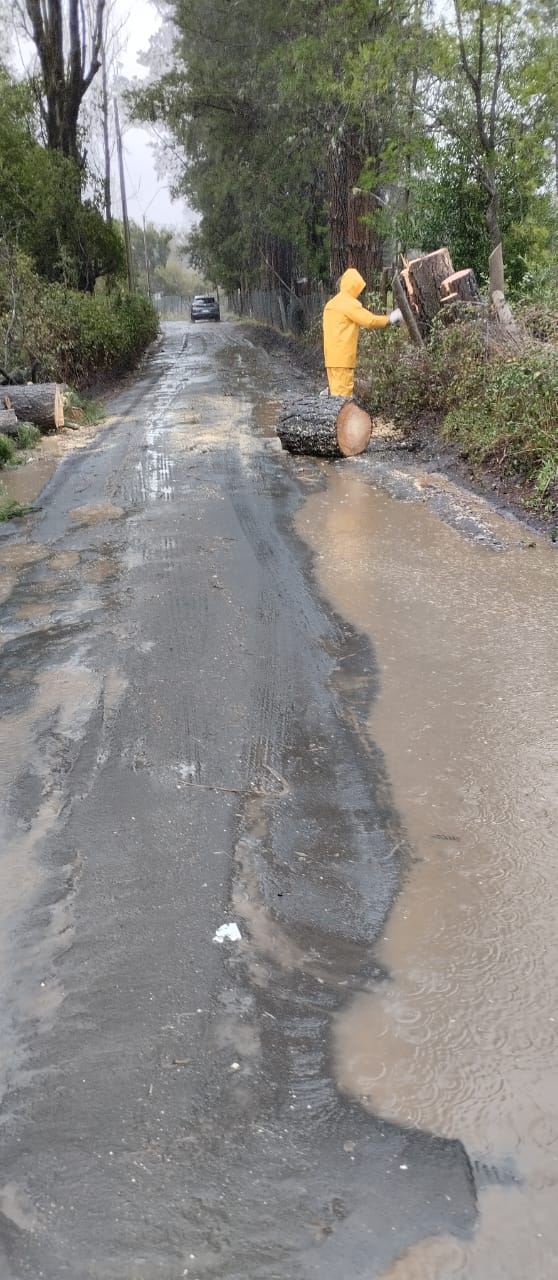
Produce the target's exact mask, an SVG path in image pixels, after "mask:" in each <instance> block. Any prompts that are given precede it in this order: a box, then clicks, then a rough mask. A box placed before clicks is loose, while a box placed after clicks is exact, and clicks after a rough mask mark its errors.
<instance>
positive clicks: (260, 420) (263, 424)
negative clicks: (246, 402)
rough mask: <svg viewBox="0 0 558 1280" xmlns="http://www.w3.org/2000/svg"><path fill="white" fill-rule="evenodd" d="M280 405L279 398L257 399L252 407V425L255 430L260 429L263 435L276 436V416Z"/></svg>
mask: <svg viewBox="0 0 558 1280" xmlns="http://www.w3.org/2000/svg"><path fill="white" fill-rule="evenodd" d="M280 407H281V401H280V400H257V401H256V403H255V405H254V407H253V409H252V417H253V420H254V426H255V427H256V430H257V431H261V433H262V435H263V436H268V437H273V438H274V439H275V437H276V434H277V433H276V426H277V418H278V416H279V410H280Z"/></svg>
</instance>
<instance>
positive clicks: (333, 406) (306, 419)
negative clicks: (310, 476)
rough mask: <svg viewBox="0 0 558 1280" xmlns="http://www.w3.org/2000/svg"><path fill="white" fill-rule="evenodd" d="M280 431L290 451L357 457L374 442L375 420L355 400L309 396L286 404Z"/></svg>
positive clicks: (325, 455) (280, 421)
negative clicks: (373, 426)
mask: <svg viewBox="0 0 558 1280" xmlns="http://www.w3.org/2000/svg"><path fill="white" fill-rule="evenodd" d="M276 430H277V435H278V436H279V439H280V441H281V444H282V445H283V448H284V449H287V450H288V452H289V453H306V454H314V455H315V456H316V457H319V458H354V457H355V456H356V454H358V453H363V451H364V450H365V449H366V448H367V447H368V445H369V443H370V436H371V434H372V420H371V418H370V415H369V414H368V413H366V411H365V410H364V409H361V408H360V406H359V405H358V404H356V402H355V400H352V399H351V400H346V399H344V397H343V396H305V397H303V398H302V399H300V400H296V401H294V400H293V401H290V402H289V403H288V404H285V405H284V407H283V409H282V411H281V414H280V417H279V421H278V423H277V428H276Z"/></svg>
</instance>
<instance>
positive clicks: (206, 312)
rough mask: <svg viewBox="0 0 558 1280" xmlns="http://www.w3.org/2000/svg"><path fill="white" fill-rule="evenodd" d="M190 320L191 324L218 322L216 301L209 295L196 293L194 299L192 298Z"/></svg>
mask: <svg viewBox="0 0 558 1280" xmlns="http://www.w3.org/2000/svg"><path fill="white" fill-rule="evenodd" d="M190 319H191V321H192V324H193V323H194V321H195V320H220V319H221V312H220V310H219V303H218V301H217V299H216V298H214V297H213V295H212V294H209V293H197V294H196V296H195V298H192V305H191V307H190Z"/></svg>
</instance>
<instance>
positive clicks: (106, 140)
mask: <svg viewBox="0 0 558 1280" xmlns="http://www.w3.org/2000/svg"><path fill="white" fill-rule="evenodd" d="M101 76H102V108H101V111H102V117H103V147H104V152H105V176H104V180H103V189H104V197H105V221H106V222H107V224H108V226H109V227H110V225H111V223H112V196H111V181H110V137H109V98H108V78H107V51H106V47H105V48H104V49H103V61H102V63H101Z"/></svg>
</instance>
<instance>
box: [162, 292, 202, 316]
mask: <svg viewBox="0 0 558 1280" xmlns="http://www.w3.org/2000/svg"><path fill="white" fill-rule="evenodd" d="M191 301H192V299H191V297H187V298H182V297H179V295H178V294H173V293H171V294H161V293H159V294H156V295H155V297H154V299H153V302H154V304H155V306H156V308H157V311H158V312H159V315H160V316H162V317H163V318H165V319H173V320H174V319H176V318H178V317H180V316H186V315H189V314H190V303H191Z"/></svg>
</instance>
